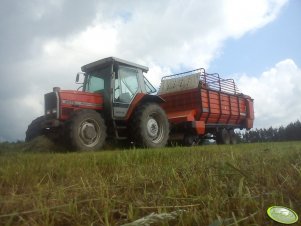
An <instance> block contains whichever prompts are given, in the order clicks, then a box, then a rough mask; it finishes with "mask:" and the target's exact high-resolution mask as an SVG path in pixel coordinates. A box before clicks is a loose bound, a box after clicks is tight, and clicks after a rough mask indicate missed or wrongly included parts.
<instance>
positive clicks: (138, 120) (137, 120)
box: [131, 104, 169, 148]
mask: <svg viewBox="0 0 301 226" xmlns="http://www.w3.org/2000/svg"><path fill="white" fill-rule="evenodd" d="M131 134H132V138H133V140H134V142H135V144H136V145H138V146H140V147H146V148H160V147H164V146H165V145H166V143H167V140H168V136H169V122H168V119H167V116H166V114H165V112H164V110H163V109H162V108H161V107H160V106H159V105H158V104H145V105H142V106H140V107H138V109H137V110H136V112H135V113H134V115H133V116H132V121H131Z"/></svg>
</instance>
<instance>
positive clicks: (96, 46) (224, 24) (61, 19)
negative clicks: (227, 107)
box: [0, 0, 301, 141]
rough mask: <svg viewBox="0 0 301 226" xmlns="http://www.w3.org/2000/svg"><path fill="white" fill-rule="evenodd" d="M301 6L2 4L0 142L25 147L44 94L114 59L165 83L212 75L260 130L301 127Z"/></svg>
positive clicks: (239, 0)
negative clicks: (231, 86)
mask: <svg viewBox="0 0 301 226" xmlns="http://www.w3.org/2000/svg"><path fill="white" fill-rule="evenodd" d="M300 10H301V1H299V0H160V1H156V0H154V1H147V0H141V1H132V0H115V1H105V0H90V1H84V0H27V1H12V0H2V1H1V7H0V29H1V36H0V76H1V77H0V78H1V84H2V87H1V89H0V97H1V99H0V109H1V113H0V116H1V117H0V141H5V140H8V141H15V140H23V139H24V137H25V131H26V129H27V126H28V124H29V123H30V122H31V121H32V120H33V119H34V118H35V117H38V116H39V115H41V114H43V104H44V103H43V101H44V100H43V98H44V96H43V95H44V93H47V92H50V91H51V90H52V87H54V86H60V87H62V88H64V89H75V88H77V85H75V84H74V79H75V74H76V73H77V72H78V71H79V70H80V67H81V66H82V65H84V64H86V63H89V62H91V61H95V60H98V59H101V58H104V57H108V56H116V57H119V58H123V59H126V60H129V61H133V62H136V63H140V64H142V65H145V66H148V67H149V68H150V71H149V73H148V74H147V77H148V79H149V80H150V81H151V82H152V83H153V84H154V85H155V86H158V85H159V83H160V78H161V77H162V76H163V75H166V74H171V73H176V72H182V71H184V70H186V69H194V68H199V67H205V68H206V69H207V71H209V72H219V73H220V74H221V75H222V76H223V77H226V78H232V77H233V78H235V80H236V82H237V83H238V86H239V88H240V90H241V91H242V92H244V93H246V94H249V95H250V96H252V97H253V98H254V99H255V116H256V121H255V127H257V128H261V127H269V126H279V125H281V124H282V125H286V124H287V123H289V122H291V121H295V120H297V119H301V117H300V112H301V100H300V97H301V41H300V40H301V29H300V21H301V13H300Z"/></svg>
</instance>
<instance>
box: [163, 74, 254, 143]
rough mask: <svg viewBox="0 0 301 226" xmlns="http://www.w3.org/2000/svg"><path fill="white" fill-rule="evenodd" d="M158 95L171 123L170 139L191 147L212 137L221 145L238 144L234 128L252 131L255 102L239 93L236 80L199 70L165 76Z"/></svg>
mask: <svg viewBox="0 0 301 226" xmlns="http://www.w3.org/2000/svg"><path fill="white" fill-rule="evenodd" d="M158 95H159V96H160V97H161V98H162V99H164V100H165V102H164V103H162V104H161V106H162V107H163V109H164V110H165V112H166V114H167V117H168V120H169V122H170V124H171V133H170V138H171V139H172V138H173V139H183V141H184V143H185V144H187V145H191V144H194V143H198V142H199V141H200V138H203V137H204V136H205V135H207V134H209V135H211V136H214V137H215V139H216V142H217V143H221V144H229V143H232V144H235V143H236V142H237V137H236V135H235V133H234V129H251V128H252V127H253V121H254V109H253V99H252V98H251V97H250V96H247V95H244V94H242V93H240V92H239V90H238V88H237V86H236V84H235V82H234V80H233V79H222V78H221V77H220V76H219V74H217V73H215V74H208V73H206V71H205V69H203V68H201V69H197V70H193V71H189V72H185V73H181V74H175V75H170V76H165V77H163V78H162V80H161V86H160V89H159V91H158Z"/></svg>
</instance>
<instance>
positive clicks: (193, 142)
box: [183, 134, 200, 147]
mask: <svg viewBox="0 0 301 226" xmlns="http://www.w3.org/2000/svg"><path fill="white" fill-rule="evenodd" d="M199 143H200V138H199V137H198V136H197V135H194V134H186V135H185V136H184V139H183V144H184V145H185V146H187V147H192V146H197V145H199Z"/></svg>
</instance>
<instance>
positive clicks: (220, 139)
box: [216, 129, 230, 144]
mask: <svg viewBox="0 0 301 226" xmlns="http://www.w3.org/2000/svg"><path fill="white" fill-rule="evenodd" d="M216 142H217V143H218V144H230V134H229V132H228V130H227V129H222V130H219V131H218V132H217V136H216Z"/></svg>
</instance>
